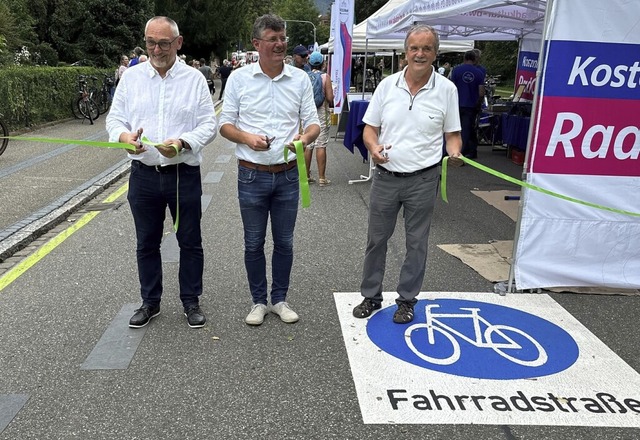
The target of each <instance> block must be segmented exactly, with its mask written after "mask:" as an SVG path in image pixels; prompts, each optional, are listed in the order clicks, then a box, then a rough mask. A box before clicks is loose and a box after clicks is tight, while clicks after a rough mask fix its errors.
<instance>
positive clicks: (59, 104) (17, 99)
mask: <svg viewBox="0 0 640 440" xmlns="http://www.w3.org/2000/svg"><path fill="white" fill-rule="evenodd" d="M103 72H104V73H107V74H112V73H113V72H112V71H111V70H109V71H107V70H100V69H97V68H93V67H21V66H15V67H9V68H1V69H0V113H1V114H2V115H3V117H2V119H3V120H4V121H5V123H7V125H8V126H9V130H10V131H12V132H13V131H18V130H24V129H25V128H29V127H33V126H36V125H40V124H44V123H47V122H53V121H59V120H63V119H67V118H70V117H73V114H72V113H71V100H72V98H74V97H75V96H77V93H78V75H81V74H82V75H93V76H96V77H97V78H98V87H99V86H100V84H101V81H102V73H103Z"/></svg>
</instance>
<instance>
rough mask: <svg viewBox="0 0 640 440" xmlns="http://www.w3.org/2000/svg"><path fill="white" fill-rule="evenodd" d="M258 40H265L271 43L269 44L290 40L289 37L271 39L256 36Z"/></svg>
mask: <svg viewBox="0 0 640 440" xmlns="http://www.w3.org/2000/svg"><path fill="white" fill-rule="evenodd" d="M256 40H260V41H264V42H265V43H269V44H276V43H287V42H288V41H289V37H280V38H269V39H264V38H256Z"/></svg>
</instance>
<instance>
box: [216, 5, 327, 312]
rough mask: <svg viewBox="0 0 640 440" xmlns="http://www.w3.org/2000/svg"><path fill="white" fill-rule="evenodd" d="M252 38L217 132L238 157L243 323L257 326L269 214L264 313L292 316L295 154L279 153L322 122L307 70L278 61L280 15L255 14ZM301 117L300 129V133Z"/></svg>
mask: <svg viewBox="0 0 640 440" xmlns="http://www.w3.org/2000/svg"><path fill="white" fill-rule="evenodd" d="M252 39H253V41H252V42H253V45H254V47H255V48H256V50H257V51H258V53H259V55H260V58H259V59H258V62H257V63H252V64H250V65H248V66H246V67H244V68H242V69H238V70H235V71H234V72H233V73H232V74H231V76H230V77H229V80H228V81H227V87H226V90H225V92H224V93H225V98H224V104H223V106H222V113H221V115H220V134H221V135H222V136H224V137H225V138H227V139H229V140H230V141H232V142H235V143H236V156H237V158H238V200H239V203H240V214H241V216H242V223H243V226H244V263H245V268H246V270H247V278H248V281H249V289H250V291H251V296H252V298H253V306H252V308H251V311H250V312H249V314H248V315H247V317H246V318H245V322H246V323H247V324H249V325H260V324H262V322H263V321H264V317H265V315H266V314H267V313H268V311H269V308H268V307H267V304H268V292H267V288H268V286H267V273H266V269H267V264H266V257H265V253H264V244H265V237H266V233H267V224H268V223H269V217H271V233H272V236H273V257H272V261H271V268H272V269H271V270H272V282H271V309H270V310H271V311H272V312H273V313H275V314H276V315H278V316H279V317H280V319H281V320H282V321H283V322H286V323H294V322H296V321H298V314H297V313H296V312H294V311H293V310H292V309H291V307H289V305H288V303H287V302H286V298H287V293H288V291H289V279H290V275H291V267H292V265H293V231H294V227H295V224H296V217H297V214H298V198H299V187H298V185H299V182H298V179H299V175H298V170H297V168H296V161H295V158H291V159H290V160H289V161H288V162H286V161H285V155H284V150H285V148H289V147H290V146H291V145H292V142H293V141H296V140H299V141H301V142H302V143H303V145H304V146H305V147H306V146H307V145H308V144H310V143H311V142H313V141H314V140H315V139H316V138H317V137H318V134H319V133H320V121H319V120H318V113H317V111H316V106H315V102H314V100H313V90H312V88H311V81H309V77H308V75H307V74H306V73H305V72H303V71H302V70H300V69H296V68H295V67H293V66H290V65H286V64H284V58H285V56H286V53H287V38H286V35H285V22H284V20H282V18H280V17H278V16H275V15H263V16H262V17H259V18H258V19H257V20H256V21H255V23H254V25H253V35H252ZM301 121H302V129H303V133H302V134H299V132H298V129H299V127H300V122H301ZM290 156H291V155H290Z"/></svg>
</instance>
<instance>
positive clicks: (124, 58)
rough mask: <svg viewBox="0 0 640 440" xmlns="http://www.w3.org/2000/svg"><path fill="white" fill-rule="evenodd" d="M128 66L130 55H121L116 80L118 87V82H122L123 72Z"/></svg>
mask: <svg viewBox="0 0 640 440" xmlns="http://www.w3.org/2000/svg"><path fill="white" fill-rule="evenodd" d="M128 66H129V57H128V56H126V55H122V56H121V57H120V65H119V66H118V69H117V70H116V81H115V86H116V87H117V86H118V83H119V82H120V78H122V74H123V73H124V71H125V70H127V67H128Z"/></svg>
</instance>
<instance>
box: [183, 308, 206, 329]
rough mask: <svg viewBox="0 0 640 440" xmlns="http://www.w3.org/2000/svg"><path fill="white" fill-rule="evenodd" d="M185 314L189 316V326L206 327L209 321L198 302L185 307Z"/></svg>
mask: <svg viewBox="0 0 640 440" xmlns="http://www.w3.org/2000/svg"><path fill="white" fill-rule="evenodd" d="M184 316H186V317H187V322H188V323H189V327H191V328H200V327H204V323H205V322H207V317H206V316H204V312H203V311H202V310H201V309H200V306H199V305H197V304H196V305H193V306H188V307H185V308H184Z"/></svg>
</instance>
